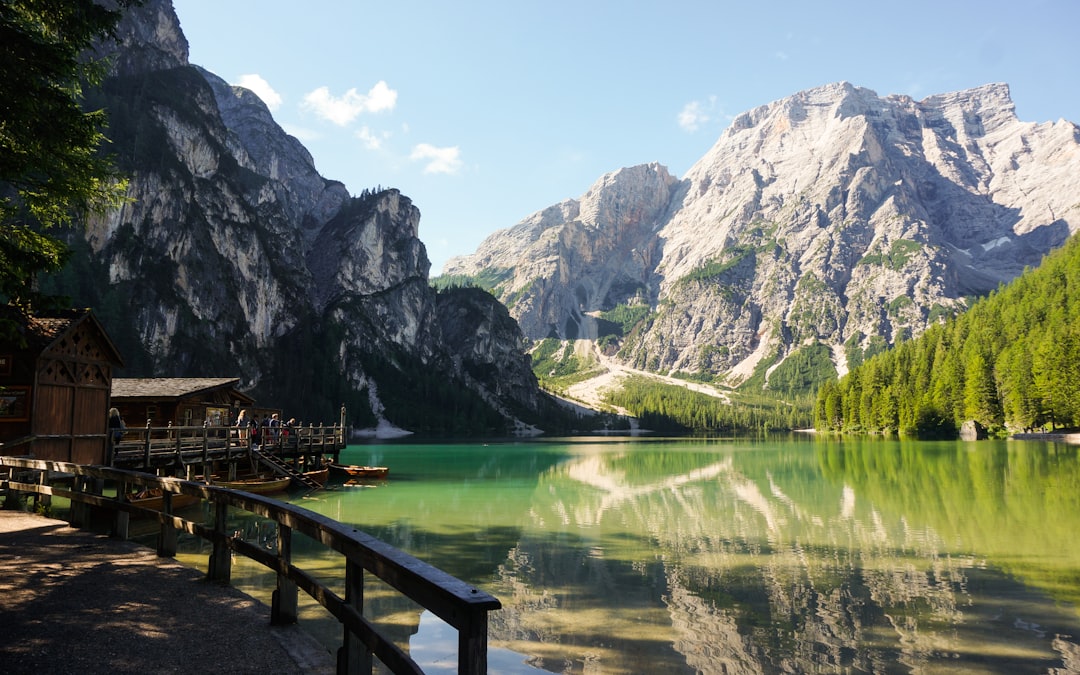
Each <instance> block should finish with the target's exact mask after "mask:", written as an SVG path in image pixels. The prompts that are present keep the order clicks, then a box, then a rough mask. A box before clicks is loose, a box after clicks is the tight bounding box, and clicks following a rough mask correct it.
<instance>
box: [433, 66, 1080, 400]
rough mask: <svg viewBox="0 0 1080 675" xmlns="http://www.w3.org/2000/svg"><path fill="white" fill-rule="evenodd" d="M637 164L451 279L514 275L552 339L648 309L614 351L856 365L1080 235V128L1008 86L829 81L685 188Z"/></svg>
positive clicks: (510, 280)
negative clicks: (916, 92) (1042, 117)
mask: <svg viewBox="0 0 1080 675" xmlns="http://www.w3.org/2000/svg"><path fill="white" fill-rule="evenodd" d="M624 171H625V170H624ZM629 171H631V174H630V175H632V176H637V177H638V178H637V179H636V180H630V179H627V180H620V179H619V176H620V172H613V173H611V174H608V175H607V176H605V177H603V178H601V180H600V181H598V182H597V183H596V184H595V185H594V186H593V187H592V188H590V190H589V192H587V193H586V195H585V196H583V197H582V198H581V199H580V211H579V212H578V213H576V214H574V215H573V216H572V217H569V218H566V219H565V220H563V221H562V222H558V221H557V220H556V219H554V215H555V213H554V212H553V211H550V210H548V211H544V212H541V213H544V214H547V217H546V220H545V221H544V222H545V227H544V228H543V229H542V230H541V229H538V228H537V227H536V223H537V222H538V216H532V217H530V218H528V219H526V220H525V221H523V222H522V223H520V224H519V225H517V226H514V227H512V228H509V229H508V230H504V231H502V232H500V233H496V234H495V235H492V237H490V238H489V239H488V240H486V241H485V242H484V243H483V244H482V245H481V247H480V249H479V251H478V254H477V255H475V256H466V257H464V258H461V259H458V260H455V261H453V264H452V265H448V268H447V269H446V271H447V272H449V273H460V274H468V275H473V276H474V277H476V278H480V279H484V280H488V281H490V280H495V281H496V282H497V283H496V284H494V288H495V292H496V293H497V294H498V296H499V297H500V298H502V299H503V300H504V301H505V302H506V303H507V304H508V305H509V307H510V309H511V312H512V314H513V315H514V316H515V317H516V318H517V319H518V321H519V323H520V324H521V326H522V328H523V330H524V331H525V333H526V335H528V336H529V337H532V338H537V339H538V338H542V337H546V336H550V335H557V336H559V337H564V338H569V337H582V336H585V337H590V334H589V331H588V329H586V328H583V327H585V326H587V325H588V324H589V320H588V318H586V317H588V316H589V315H602V313H603V312H604V311H606V310H609V309H611V308H612V307H614V306H617V305H620V304H621V305H627V306H635V305H644V306H646V307H647V309H648V310H649V311H648V313H647V314H642V316H647V318H645V319H642V321H641V322H640V323H639V324H638V326H637V327H636V328H635V330H634V331H633V332H632V334H629V335H623V336H620V341H619V349H618V352H617V354H613V356H614V357H615V358H617V359H619V360H621V361H622V362H623V363H624V364H627V365H635V366H638V367H643V368H645V369H647V370H653V371H657V372H662V373H670V372H682V373H684V374H692V375H694V376H697V377H717V378H726V379H727V380H728V381H729V382H732V383H735V382H738V381H742V380H743V379H745V378H747V377H749V376H750V375H751V374H752V373H754V372H756V371H757V370H758V369H764V368H773V367H775V366H776V365H778V364H779V363H781V362H782V361H783V360H784V359H785V358H786V357H787V356H789V355H792V354H794V353H796V352H797V351H799V350H800V349H801V348H802V347H803V346H805V345H809V344H816V343H821V344H824V345H826V346H828V347H829V348H830V350H829V351H830V352H831V353H832V355H833V360H834V365H835V366H836V368H837V369H838V370H841V371H842V370H843V369H845V368H846V365H847V362H848V360H849V358H859V356H860V354H861V353H862V352H863V351H864V350H866V349H873V348H875V347H874V345H878V344H887V343H891V342H894V341H895V340H897V339H901V338H903V337H905V336H908V335H912V334H914V333H918V332H920V331H922V330H923V329H924V328H925V327H926V326H927V325H928V324H929V323H932V322H933V321H936V320H939V319H940V318H941V317H942V316H945V315H948V314H950V313H952V312H955V311H958V310H960V309H961V308H963V307H964V306H965V304H966V301H965V298H966V297H967V296H970V295H972V294H981V293H986V292H988V291H990V290H992V289H994V288H996V287H997V285H998V284H999V283H1001V282H1004V281H1008V280H1010V279H1012V278H1014V277H1015V276H1016V275H1017V274H1019V273H1020V272H1021V271H1022V270H1023V268H1024V266H1027V265H1037V264H1038V262H1039V260H1040V259H1041V257H1042V255H1043V254H1045V253H1046V252H1047V251H1048V250H1050V249H1051V248H1054V247H1056V246H1059V245H1060V244H1061V243H1063V242H1064V240H1065V239H1066V238H1067V237H1068V236H1069V235H1070V234H1071V233H1073V232H1075V231H1076V230H1077V229H1080V204H1078V203H1077V202H1076V200H1075V195H1076V194H1077V193H1078V187H1080V185H1078V181H1080V136H1078V134H1077V129H1076V126H1075V125H1073V124H1072V123H1069V122H1058V123H1054V124H1049V123H1048V124H1041V125H1036V124H1030V123H1023V122H1020V121H1019V120H1018V119H1017V118H1016V114H1015V107H1014V105H1013V102H1012V100H1011V98H1010V95H1009V89H1008V86H1007V85H1004V84H989V85H986V86H983V87H978V88H975V89H972V90H968V91H962V92H953V93H947V94H940V95H936V96H931V97H928V98H926V99H924V100H922V101H914V100H912V99H911V98H910V97H907V96H898V95H893V96H887V97H881V96H878V94H876V93H875V92H873V91H871V90H869V89H865V88H861V87H857V86H854V85H852V84H850V83H847V82H839V83H834V84H828V85H825V86H822V87H818V88H814V89H810V90H807V91H803V92H798V93H796V94H794V95H792V96H789V97H786V98H784V99H781V100H779V101H775V102H772V103H769V104H767V105H763V106H759V107H757V108H755V109H753V110H750V111H748V112H746V113H744V114H742V115H739V116H738V117H736V119H735V120H734V121H733V123H732V124H731V126H730V127H729V128H728V129H726V130H725V131H724V132H723V134H722V135H721V136H720V138H719V139H718V140H717V142H716V143H715V144H714V145H713V147H712V148H710V149H709V151H708V152H706V153H705V155H704V156H703V157H702V158H701V160H699V161H698V162H697V163H696V164H695V165H694V166H693V167H691V169H690V170H689V171H688V172H687V174H686V176H685V177H684V179H683V180H682V181H678V180H676V179H674V178H672V177H670V176H669V175H668V174H667V171H666V170H662V167H656V166H655V165H648V166H643V167H633V168H632V169H631V170H629ZM637 189H640V190H641V193H640V195H635V194H634V192H633V190H637ZM664 199H667V200H668V201H667V203H662V202H663V200H664ZM605 205H613V206H610V207H606V206H605ZM594 213H604V214H605V215H603V216H602V217H596V218H594V217H593V215H592V214H594ZM624 216H625V217H624ZM594 220H595V221H596V222H603V223H604V224H605V226H606V227H607V230H605V236H604V238H602V239H600V238H599V237H597V236H596V235H592V236H584V234H583V227H582V225H583V224H584V223H586V222H593V221H594ZM598 241H602V242H603V246H602V247H601V246H597V242H598ZM555 243H558V246H556V245H555ZM480 251H482V252H483V255H482V256H481V255H479V253H480ZM598 251H602V253H603V254H602V255H597V252H598ZM541 254H542V255H541ZM496 260H497V261H499V267H498V269H497V270H495V268H493V267H492V266H491V265H490V264H488V263H489V262H490V261H496ZM539 260H543V261H544V262H543V264H538V262H537V261H539ZM496 271H497V273H496Z"/></svg>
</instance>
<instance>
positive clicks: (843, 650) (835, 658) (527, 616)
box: [492, 444, 1080, 673]
mask: <svg viewBox="0 0 1080 675" xmlns="http://www.w3.org/2000/svg"><path fill="white" fill-rule="evenodd" d="M831 452H832V454H831V455H828V456H827V457H825V459H828V460H829V461H824V460H823V459H822V455H821V453H819V455H818V457H817V458H816V459H815V456H814V455H813V454H812V453H807V452H802V453H798V454H792V455H790V456H788V457H778V456H777V455H776V454H775V453H757V452H755V453H746V452H727V453H721V454H719V455H718V454H715V453H671V454H670V455H665V454H664V453H653V452H640V451H635V452H633V453H627V454H603V453H597V454H586V455H584V456H582V457H579V458H577V459H575V460H573V461H571V462H569V463H567V464H564V465H560V466H558V467H555V468H553V469H552V470H550V471H549V472H548V473H547V474H546V475H545V476H543V477H542V478H541V481H540V483H539V485H538V487H537V489H536V492H535V494H534V498H533V501H532V504H531V510H530V513H529V517H530V521H531V527H526V528H525V529H524V531H523V533H522V537H521V541H520V542H519V543H518V545H517V546H516V547H514V548H513V550H511V552H510V554H509V556H508V558H507V560H506V562H505V563H504V564H503V565H502V567H501V569H500V582H499V583H500V588H498V589H497V590H496V594H497V595H498V596H499V597H500V598H501V599H502V600H503V603H504V609H503V610H502V611H500V612H497V613H495V614H494V615H493V617H492V637H493V639H494V640H496V641H498V642H499V643H505V644H506V645H507V646H509V647H511V648H513V649H515V650H517V651H520V652H523V653H528V654H533V655H535V656H536V658H537V662H538V663H540V664H542V665H544V666H545V667H547V668H551V669H555V670H561V669H563V668H564V667H565V666H567V665H569V664H570V663H571V662H577V663H579V664H580V663H585V664H590V663H591V664H597V665H598V666H600V667H601V668H602V670H603V672H605V673H607V672H642V667H643V664H644V663H648V667H647V668H645V670H647V671H650V672H660V671H661V670H663V671H665V672H701V673H711V672H724V673H743V672H745V673H756V672H763V671H764V672H780V671H794V672H835V671H836V670H841V669H851V670H854V671H867V672H890V671H894V670H898V669H901V667H903V669H904V670H909V669H913V670H916V671H921V670H924V669H930V670H933V669H937V668H941V667H945V666H948V667H949V668H955V667H957V666H958V665H962V664H965V663H967V664H970V663H972V662H976V661H977V662H978V663H979V668H981V669H982V670H984V671H985V672H1013V671H1014V670H1015V669H1017V668H1020V669H1024V670H1026V669H1032V668H1037V669H1039V670H1042V671H1045V670H1046V669H1048V668H1053V667H1063V666H1067V664H1068V663H1069V662H1071V660H1072V659H1074V658H1075V657H1074V656H1072V654H1074V653H1075V652H1076V650H1077V647H1076V645H1075V641H1074V639H1073V638H1071V637H1069V636H1070V635H1075V634H1076V633H1077V631H1078V630H1080V623H1078V621H1077V616H1076V613H1075V611H1074V610H1072V609H1071V608H1070V607H1068V606H1060V605H1059V604H1058V603H1055V602H1054V601H1053V600H1052V599H1049V598H1046V597H1044V596H1042V595H1041V594H1039V593H1034V592H1032V591H1031V590H1029V589H1028V588H1026V587H1025V586H1023V585H1022V584H1021V583H1018V582H1017V581H1015V580H1014V579H1012V578H1010V577H1009V576H1007V575H1005V574H1003V573H1002V572H1001V570H1000V567H999V563H998V561H997V560H996V559H994V558H993V557H991V556H990V555H988V554H995V555H996V554H997V553H1000V552H1001V550H1002V549H1003V548H1004V544H1003V542H1002V541H1001V539H1000V536H1002V534H1007V533H1001V528H1000V527H997V528H995V527H994V525H993V522H991V519H992V518H993V514H995V513H996V514H998V515H1002V513H1003V511H1002V509H995V510H991V515H990V516H986V515H985V514H973V513H972V512H971V507H972V506H973V504H978V503H981V502H980V500H981V499H986V500H991V501H993V500H994V499H998V500H1005V498H1006V497H1008V496H1011V497H1012V498H1013V504H1012V508H1013V509H1016V508H1019V507H1020V505H1019V504H1018V503H1017V500H1016V498H1017V497H1018V495H1019V493H1020V492H1021V490H1020V489H1019V488H1018V487H1017V486H1016V485H1013V486H1011V487H1010V488H1008V489H1005V490H1003V486H1004V485H1005V483H1006V482H1007V481H1005V480H1004V479H1003V475H1002V474H1003V473H1005V474H1008V469H1010V468H1011V469H1013V470H1014V473H1013V474H1009V478H1010V480H1014V479H1015V475H1014V474H1015V470H1016V469H1018V468H1020V467H1018V466H1015V465H1012V466H1010V465H1009V463H1008V462H1005V463H1004V464H999V465H998V468H999V471H998V472H997V473H995V472H993V471H989V472H986V471H982V472H974V473H972V472H969V474H968V475H967V476H966V477H958V476H956V475H955V474H956V473H957V469H958V467H960V468H962V467H963V466H964V465H963V464H957V463H955V462H953V463H951V464H950V467H951V469H948V468H946V467H945V466H944V464H943V466H942V467H941V468H942V470H943V471H946V473H950V474H951V479H950V480H944V481H942V482H939V483H937V485H936V487H935V485H934V480H933V479H932V477H931V476H929V475H927V473H926V472H925V471H923V472H921V473H920V472H918V471H915V473H916V475H914V476H912V475H910V471H908V472H902V473H903V475H904V478H903V479H899V480H898V475H897V474H895V473H890V472H889V471H878V472H875V466H876V461H878V462H880V461H882V460H883V459H884V458H885V457H886V456H887V453H888V448H884V449H883V447H882V446H881V445H880V444H878V445H876V446H875V450H869V451H867V452H885V453H886V455H883V456H880V457H878V458H877V460H875V459H874V458H873V457H869V456H861V457H858V458H856V457H855V455H856V454H858V451H856V450H850V451H847V452H850V453H852V454H850V455H845V458H846V460H847V462H848V463H847V465H846V467H845V468H844V469H840V470H837V468H836V466H837V464H838V463H839V464H843V462H838V461H837V460H838V458H837V456H836V453H837V452H840V453H841V454H844V452H846V451H844V450H836V449H834V450H833V451H831ZM854 459H858V460H859V461H857V462H853V460H854ZM818 461H822V462H823V464H825V465H826V466H825V468H824V471H823V469H822V466H821V465H819V464H818V463H817V462H818ZM830 462H831V463H830ZM643 463H644V466H643ZM856 464H857V466H858V470H849V469H851V468H852V466H854V465H856ZM986 465H987V463H986V462H982V463H980V464H979V466H986ZM882 466H885V467H894V465H893V464H891V463H886V464H884V465H877V468H882ZM989 466H994V463H993V462H990V463H989ZM1025 466H1026V465H1025ZM907 468H908V469H909V470H910V469H911V468H912V467H907ZM1036 473H1037V472H1036ZM1075 476H1076V470H1075V469H1073V471H1072V474H1069V477H1068V479H1075ZM975 483H978V485H977V486H975V487H973V486H974V484H975ZM916 484H917V485H918V492H914V493H913V492H907V491H906V490H908V489H911V488H913V487H914V486H915V485H916ZM964 486H966V488H967V489H965V490H961V489H960V488H962V487H964ZM1038 486H1039V484H1038V483H1037V482H1035V483H1033V484H1032V485H1030V486H1029V487H1030V488H1031V491H1032V492H1044V491H1043V490H1040V489H1039V487H1038ZM897 490H900V492H896V491H897ZM980 491H981V493H980ZM867 495H872V499H871V498H868V497H867ZM1028 498H1029V499H1038V497H1037V496H1036V495H1034V494H1032V495H1031V496H1029V497H1028ZM1074 499H1075V497H1074ZM912 502H915V503H919V504H920V505H921V506H919V507H914V508H909V507H911V506H912ZM898 505H899V506H898ZM1072 506H1073V507H1074V509H1073V511H1072V514H1071V515H1069V516H1068V517H1069V518H1072V519H1075V518H1076V515H1075V514H1076V513H1077V512H1078V511H1080V510H1078V509H1076V508H1075V507H1076V506H1077V505H1076V504H1073V505H1072ZM938 511H941V512H943V513H942V515H940V516H939V517H931V515H930V514H932V513H936V512H938ZM1025 512H1026V513H1033V514H1038V513H1040V512H1041V511H1040V509H1029V510H1027V511H1023V510H1022V509H1021V511H1019V512H1017V511H1015V510H1012V511H1010V510H1008V509H1006V511H1005V512H1004V513H1005V514H1006V515H1008V516H1010V517H1011V522H1010V523H1009V526H1008V527H1007V528H1005V529H1008V528H1010V527H1011V528H1016V527H1020V528H1031V529H1032V530H1037V528H1038V527H1039V525H1040V524H1039V523H1037V522H1026V523H1024V522H1017V521H1018V520H1019V521H1022V520H1023V519H1022V518H1019V519H1018V518H1017V516H1018V515H1019V513H1025ZM972 518H973V519H980V518H982V519H984V522H982V523H980V524H978V525H976V526H971V525H968V526H966V527H965V526H963V525H962V524H963V523H966V522H967V521H968V519H972ZM1073 525H1074V526H1075V525H1076V523H1073ZM983 531H985V532H986V533H991V532H995V531H997V532H998V535H999V536H997V537H990V538H982V539H980V538H978V537H975V536H970V535H972V534H973V533H976V532H983ZM1025 541H1026V540H1025ZM1042 550H1043V551H1045V549H1042ZM1029 552H1031V553H1032V554H1033V556H1032V558H1031V564H1032V565H1034V566H1038V565H1044V566H1045V565H1047V564H1048V563H1047V561H1046V560H1044V559H1041V558H1037V557H1036V556H1039V555H1040V552H1039V551H1038V550H1036V551H1031V550H1030V549H1029ZM1078 559H1080V556H1077V555H1075V554H1072V552H1070V556H1069V558H1068V560H1067V561H1065V562H1067V563H1068V565H1067V566H1061V569H1065V568H1067V569H1068V570H1070V571H1072V572H1075V570H1076V569H1077V562H1078ZM1061 562H1062V561H1057V563H1055V564H1058V565H1060V563H1061ZM990 645H993V646H994V647H993V648H992V649H989V648H988V646H990ZM646 654H647V655H648V657H647V659H648V660H647V661H641V659H642V658H645V657H644V655H646Z"/></svg>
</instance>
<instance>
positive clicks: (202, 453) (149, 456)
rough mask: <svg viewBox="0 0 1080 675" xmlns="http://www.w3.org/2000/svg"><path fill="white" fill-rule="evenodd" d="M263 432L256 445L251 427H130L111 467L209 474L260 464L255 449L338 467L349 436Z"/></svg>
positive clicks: (323, 431)
mask: <svg viewBox="0 0 1080 675" xmlns="http://www.w3.org/2000/svg"><path fill="white" fill-rule="evenodd" d="M263 429H264V431H263V433H266V434H267V436H268V438H266V439H265V440H266V441H267V442H264V443H261V444H257V443H255V441H254V440H253V439H252V437H251V435H250V433H249V431H248V430H247V429H238V428H235V427H202V426H198V427H172V426H169V427H150V426H147V427H145V428H141V429H139V428H135V429H132V428H129V429H126V430H125V431H124V432H123V436H122V438H121V440H120V442H119V443H117V444H116V445H115V446H114V447H113V449H112V456H111V460H110V461H109V462H108V464H110V465H111V466H115V467H117V468H122V469H131V470H137V471H149V472H154V471H156V470H159V469H163V468H171V469H174V470H179V469H186V468H188V467H192V468H193V470H194V471H195V472H196V473H204V475H205V473H206V472H203V471H202V470H200V469H199V468H198V467H204V466H209V465H211V464H213V463H216V462H223V461H224V462H238V461H241V460H244V459H250V460H251V461H252V462H256V461H257V459H258V458H257V457H256V456H255V454H254V452H253V451H255V450H259V451H261V452H262V453H264V454H266V455H269V456H272V457H276V458H278V459H279V460H281V461H283V462H285V463H292V464H294V465H296V464H297V463H300V464H308V463H314V461H315V459H316V458H320V457H326V458H330V459H332V460H333V461H334V462H335V463H336V462H337V461H338V458H339V456H340V454H341V451H342V450H344V449H345V446H346V444H347V442H348V438H349V430H348V428H347V427H340V426H330V427H327V426H321V425H320V426H317V427H316V426H309V427H297V428H294V429H290V430H289V433H288V434H285V433H281V432H280V431H279V432H278V433H277V434H274V435H273V436H271V435H270V434H269V433H268V432H267V430H266V428H265V427H264V428H263ZM261 440H262V439H261ZM189 473H190V471H189Z"/></svg>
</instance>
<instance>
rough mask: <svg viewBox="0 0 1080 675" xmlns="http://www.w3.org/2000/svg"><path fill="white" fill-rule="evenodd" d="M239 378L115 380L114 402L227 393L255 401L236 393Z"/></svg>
mask: <svg viewBox="0 0 1080 675" xmlns="http://www.w3.org/2000/svg"><path fill="white" fill-rule="evenodd" d="M239 384H240V378H236V377H233V378H229V377H124V378H121V377H117V378H114V379H113V381H112V397H113V398H114V399H118V398H119V399H129V400H130V399H154V400H163V399H171V398H175V399H179V398H189V397H192V396H200V395H204V394H207V393H210V392H213V391H219V390H222V389H229V390H231V391H230V395H232V396H233V397H235V398H238V399H241V400H245V401H246V402H248V403H252V402H254V399H252V398H251V397H249V396H247V395H246V394H244V393H242V392H240V391H238V390H237V386H239Z"/></svg>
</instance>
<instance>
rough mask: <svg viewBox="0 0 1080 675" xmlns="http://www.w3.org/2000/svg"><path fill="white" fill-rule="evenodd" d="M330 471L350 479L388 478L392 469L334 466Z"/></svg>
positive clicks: (351, 465)
mask: <svg viewBox="0 0 1080 675" xmlns="http://www.w3.org/2000/svg"><path fill="white" fill-rule="evenodd" d="M330 470H331V471H332V472H333V473H335V474H338V475H340V476H348V477H349V478H386V477H387V476H388V475H389V474H390V469H389V468H387V467H385V466H357V465H356V464H347V465H344V464H332V465H330Z"/></svg>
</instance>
